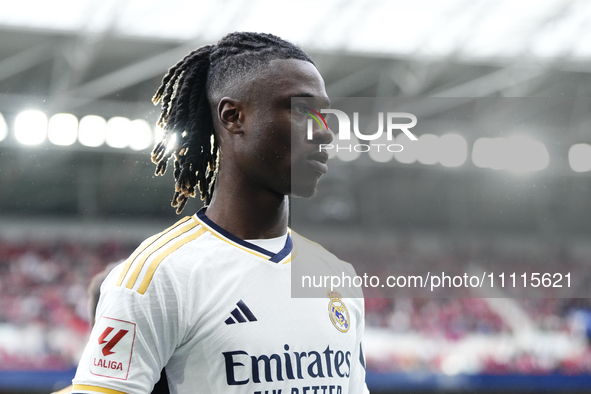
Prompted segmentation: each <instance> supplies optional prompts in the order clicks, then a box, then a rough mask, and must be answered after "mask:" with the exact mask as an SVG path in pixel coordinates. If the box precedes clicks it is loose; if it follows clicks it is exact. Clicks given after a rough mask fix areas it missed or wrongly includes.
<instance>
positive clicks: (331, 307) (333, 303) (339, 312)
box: [326, 291, 351, 332]
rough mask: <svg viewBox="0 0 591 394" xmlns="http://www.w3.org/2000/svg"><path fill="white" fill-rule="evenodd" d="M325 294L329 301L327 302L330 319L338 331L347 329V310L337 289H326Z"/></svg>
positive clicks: (348, 320)
mask: <svg viewBox="0 0 591 394" xmlns="http://www.w3.org/2000/svg"><path fill="white" fill-rule="evenodd" d="M326 294H327V296H328V298H330V303H329V304H328V315H329V316H330V321H331V322H332V324H333V325H334V326H335V327H336V329H337V330H339V331H340V332H347V331H349V326H350V325H351V320H350V318H349V310H348V309H347V306H346V305H345V303H344V302H343V300H342V299H341V295H340V294H339V292H337V291H328V292H327V293H326Z"/></svg>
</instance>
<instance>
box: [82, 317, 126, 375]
mask: <svg viewBox="0 0 591 394" xmlns="http://www.w3.org/2000/svg"><path fill="white" fill-rule="evenodd" d="M93 333H94V335H93V337H92V338H91V339H90V341H91V342H93V345H94V346H93V348H92V351H91V352H90V373H92V374H93V375H97V376H104V377H107V378H113V379H121V380H127V376H128V375H129V367H130V365H131V355H132V352H133V343H134V341H135V324H134V323H131V322H127V321H124V320H118V319H112V318H110V317H104V316H103V318H102V319H101V320H100V321H99V322H98V323H97V324H96V330H93Z"/></svg>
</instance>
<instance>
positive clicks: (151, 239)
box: [116, 216, 191, 286]
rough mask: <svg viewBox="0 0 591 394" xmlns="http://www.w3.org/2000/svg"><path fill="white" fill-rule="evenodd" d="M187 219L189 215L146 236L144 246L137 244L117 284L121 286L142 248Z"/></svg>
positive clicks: (144, 248)
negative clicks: (148, 236)
mask: <svg viewBox="0 0 591 394" xmlns="http://www.w3.org/2000/svg"><path fill="white" fill-rule="evenodd" d="M189 219H191V217H190V216H186V217H184V218H182V219H181V220H179V221H178V222H176V223H175V224H173V225H172V226H170V227H169V228H167V229H166V230H164V231H162V232H160V233H158V234H156V235H153V236H151V237H150V238H148V240H147V241H146V243H145V246H143V247H142V246H138V248H137V249H136V250H135V251H134V252H133V254H132V255H131V256H130V257H129V258H128V259H127V262H126V263H125V266H124V267H123V269H122V270H121V274H120V275H119V279H117V283H116V285H117V286H121V284H122V283H123V279H125V276H126V275H127V272H128V271H129V267H131V264H133V261H134V260H135V259H136V258H137V256H138V255H139V254H140V253H142V252H143V251H144V250H146V248H148V247H149V246H150V245H151V244H152V243H153V242H154V241H156V240H157V239H158V238H160V237H162V236H163V235H164V234H166V233H167V232H168V231H170V230H172V229H173V228H175V227H176V226H178V225H181V224H183V223H185V222H186V221H188V220H189Z"/></svg>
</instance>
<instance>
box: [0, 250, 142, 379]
mask: <svg viewBox="0 0 591 394" xmlns="http://www.w3.org/2000/svg"><path fill="white" fill-rule="evenodd" d="M131 249H132V247H131V246H129V245H127V246H125V245H120V244H118V243H116V242H110V243H104V244H82V243H77V242H55V243H54V242H51V243H48V242H30V241H27V242H22V243H14V242H7V241H1V240H0V369H28V368H42V369H63V368H71V367H72V365H75V364H77V363H78V358H79V357H80V353H81V351H82V348H83V346H84V344H85V343H86V340H87V337H88V297H87V287H88V284H89V282H90V280H91V278H92V277H93V276H94V275H95V274H96V273H98V272H100V271H101V270H103V269H104V267H105V266H106V265H107V264H109V263H111V262H113V261H119V260H121V259H123V258H125V257H127V256H128V255H129V253H130V251H131Z"/></svg>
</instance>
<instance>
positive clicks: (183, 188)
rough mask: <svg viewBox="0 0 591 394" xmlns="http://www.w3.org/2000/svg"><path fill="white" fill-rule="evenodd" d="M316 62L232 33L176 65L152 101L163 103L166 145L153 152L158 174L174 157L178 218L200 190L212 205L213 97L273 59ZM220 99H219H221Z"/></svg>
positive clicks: (285, 46) (274, 40) (283, 45)
mask: <svg viewBox="0 0 591 394" xmlns="http://www.w3.org/2000/svg"><path fill="white" fill-rule="evenodd" d="M275 59H297V60H304V61H308V62H310V63H312V64H314V62H313V61H312V60H311V59H310V58H309V57H308V55H307V54H306V53H304V52H303V51H302V50H301V49H300V48H298V47H297V46H295V45H293V44H291V43H289V42H287V41H285V40H282V39H281V38H279V37H276V36H274V35H271V34H264V33H246V32H236V33H230V34H228V35H226V36H225V37H223V38H222V39H221V40H220V41H219V42H218V43H217V45H205V46H202V47H201V48H198V49H196V50H194V51H192V52H191V53H189V54H188V55H187V56H185V57H184V58H183V59H182V60H181V61H179V62H178V63H177V64H175V65H174V66H173V67H171V68H170V69H169V70H168V72H167V73H166V74H165V75H164V78H163V79H162V84H161V85H160V87H159V88H158V90H157V91H156V94H155V95H154V97H153V98H152V102H153V103H154V104H155V105H156V104H158V103H162V111H161V113H160V117H159V118H158V122H157V124H158V125H159V126H160V127H162V128H163V129H164V134H163V137H162V141H160V142H159V143H157V144H156V146H155V147H154V150H153V151H152V162H154V163H155V164H156V172H155V173H156V175H163V174H164V173H165V172H166V167H167V162H168V160H169V159H170V157H171V156H173V157H174V179H175V181H176V183H175V192H174V195H173V197H172V202H171V205H172V206H173V207H174V208H176V213H177V214H179V213H181V211H182V210H183V208H184V207H185V204H186V203H187V201H188V198H189V197H195V196H196V190H197V188H198V189H199V192H200V197H201V200H204V201H205V204H207V205H208V204H209V203H210V202H211V197H212V195H213V190H214V184H215V176H216V174H217V167H218V155H219V145H218V139H217V138H216V136H215V133H214V124H213V118H212V112H214V111H215V109H216V107H217V104H218V103H217V102H215V100H214V97H220V95H221V94H224V92H227V91H228V90H230V91H231V90H232V88H233V87H234V88H235V87H236V86H237V85H238V84H239V82H240V81H241V80H243V79H244V78H245V77H247V76H248V75H251V74H253V73H256V72H258V71H260V70H262V69H264V68H265V67H266V66H267V65H268V63H269V62H270V61H271V60H275ZM218 101H219V99H218Z"/></svg>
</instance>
